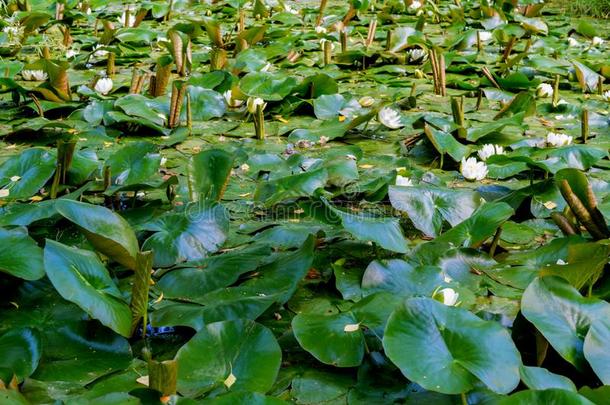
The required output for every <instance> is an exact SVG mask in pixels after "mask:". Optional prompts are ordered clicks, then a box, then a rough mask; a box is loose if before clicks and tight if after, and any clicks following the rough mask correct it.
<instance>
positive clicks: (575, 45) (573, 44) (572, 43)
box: [568, 37, 580, 48]
mask: <svg viewBox="0 0 610 405" xmlns="http://www.w3.org/2000/svg"><path fill="white" fill-rule="evenodd" d="M568 46H569V47H570V48H578V47H579V46H580V42H578V40H577V39H576V38H572V37H570V38H568Z"/></svg>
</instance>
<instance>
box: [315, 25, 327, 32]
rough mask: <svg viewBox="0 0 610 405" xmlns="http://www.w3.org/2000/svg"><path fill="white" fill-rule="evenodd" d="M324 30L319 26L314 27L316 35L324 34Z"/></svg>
mask: <svg viewBox="0 0 610 405" xmlns="http://www.w3.org/2000/svg"><path fill="white" fill-rule="evenodd" d="M326 31H327V30H326V28H324V27H322V26H321V25H318V26H316V34H326Z"/></svg>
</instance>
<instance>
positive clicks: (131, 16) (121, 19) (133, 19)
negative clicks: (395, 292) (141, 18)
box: [117, 8, 136, 27]
mask: <svg viewBox="0 0 610 405" xmlns="http://www.w3.org/2000/svg"><path fill="white" fill-rule="evenodd" d="M128 10H129V18H128V20H127V25H125V13H126V12H127V10H125V11H123V14H121V16H120V17H119V18H118V19H117V20H118V22H119V24H121V25H123V26H126V27H133V25H134V24H135V22H136V16H135V9H132V8H128Z"/></svg>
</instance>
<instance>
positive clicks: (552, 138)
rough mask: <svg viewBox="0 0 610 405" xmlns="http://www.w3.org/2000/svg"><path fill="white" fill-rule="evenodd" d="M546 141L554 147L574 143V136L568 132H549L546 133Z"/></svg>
mask: <svg viewBox="0 0 610 405" xmlns="http://www.w3.org/2000/svg"><path fill="white" fill-rule="evenodd" d="M546 143H547V144H548V145H551V146H554V147H560V146H566V145H569V144H571V143H572V137H571V136H569V135H566V134H557V133H555V132H549V133H548V134H547V135H546Z"/></svg>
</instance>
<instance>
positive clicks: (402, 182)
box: [396, 174, 413, 187]
mask: <svg viewBox="0 0 610 405" xmlns="http://www.w3.org/2000/svg"><path fill="white" fill-rule="evenodd" d="M396 185H397V186H403V187H412V186H413V181H411V179H410V178H408V177H404V176H401V175H400V174H399V175H397V176H396Z"/></svg>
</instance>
